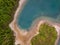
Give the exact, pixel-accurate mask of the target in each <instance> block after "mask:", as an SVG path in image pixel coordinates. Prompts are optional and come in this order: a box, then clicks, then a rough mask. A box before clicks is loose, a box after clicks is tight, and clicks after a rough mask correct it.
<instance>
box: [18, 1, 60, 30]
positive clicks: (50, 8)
mask: <svg viewBox="0 0 60 45" xmlns="http://www.w3.org/2000/svg"><path fill="white" fill-rule="evenodd" d="M59 14H60V0H28V1H27V3H26V5H25V6H24V8H23V10H22V11H21V13H20V14H19V16H18V21H17V22H18V25H19V26H20V28H22V29H28V28H29V27H30V26H31V24H32V22H33V21H34V20H35V19H37V18H38V17H39V18H42V17H43V18H44V17H46V18H47V19H48V18H49V19H51V20H54V21H57V22H59V21H60V15H59ZM41 16H42V17H41Z"/></svg>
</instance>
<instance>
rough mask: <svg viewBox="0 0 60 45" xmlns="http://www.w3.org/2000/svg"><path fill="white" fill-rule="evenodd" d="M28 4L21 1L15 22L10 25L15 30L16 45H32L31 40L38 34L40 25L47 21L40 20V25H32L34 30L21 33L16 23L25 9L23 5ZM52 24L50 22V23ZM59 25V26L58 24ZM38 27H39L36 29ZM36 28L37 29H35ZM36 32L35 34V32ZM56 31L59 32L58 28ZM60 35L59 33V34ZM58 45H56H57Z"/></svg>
mask: <svg viewBox="0 0 60 45" xmlns="http://www.w3.org/2000/svg"><path fill="white" fill-rule="evenodd" d="M24 3H26V1H25V0H20V1H19V6H18V8H17V10H16V12H15V15H14V19H13V21H12V22H11V23H10V24H9V27H10V28H11V29H12V30H13V32H14V36H15V45H17V44H21V45H30V40H31V38H32V37H33V36H34V35H35V34H38V27H39V26H40V24H42V23H44V22H45V21H46V20H42V22H41V21H40V20H38V23H36V25H32V26H34V27H33V28H32V27H31V28H30V29H29V30H31V31H29V32H27V31H21V29H20V28H18V26H17V23H16V18H17V16H18V14H19V12H20V10H21V9H22V7H23V4H24ZM49 23H50V22H49ZM56 25H57V24H56ZM56 25H55V24H54V26H55V27H56ZM36 26H37V27H36ZM35 28H36V29H35ZM33 31H34V32H33ZM56 31H57V32H60V31H58V28H57V27H56ZM58 35H59V33H58ZM57 42H58V38H57V40H56V43H57ZM55 45H56V44H55Z"/></svg>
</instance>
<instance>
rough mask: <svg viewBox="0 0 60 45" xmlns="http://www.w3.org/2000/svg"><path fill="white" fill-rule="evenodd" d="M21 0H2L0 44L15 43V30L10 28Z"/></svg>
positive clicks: (9, 44) (0, 8)
mask: <svg viewBox="0 0 60 45" xmlns="http://www.w3.org/2000/svg"><path fill="white" fill-rule="evenodd" d="M18 1H19V0H0V45H14V36H13V32H12V31H11V29H10V28H9V23H10V22H11V21H12V19H13V16H14V13H15V10H16V8H17V6H18Z"/></svg>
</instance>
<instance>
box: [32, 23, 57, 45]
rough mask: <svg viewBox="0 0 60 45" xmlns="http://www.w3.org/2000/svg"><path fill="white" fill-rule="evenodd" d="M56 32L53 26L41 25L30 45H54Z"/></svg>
mask: <svg viewBox="0 0 60 45" xmlns="http://www.w3.org/2000/svg"><path fill="white" fill-rule="evenodd" d="M56 38H57V32H56V30H55V28H54V27H53V26H50V25H48V24H46V23H44V24H41V26H40V28H39V34H38V35H36V36H34V37H33V38H32V39H31V45H54V44H55V41H56Z"/></svg>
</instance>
